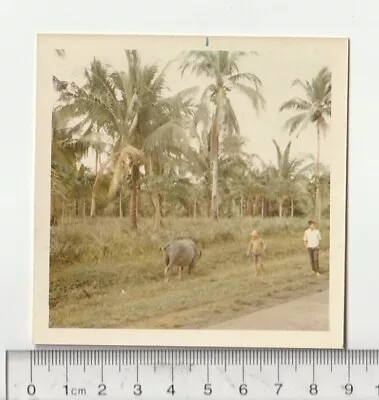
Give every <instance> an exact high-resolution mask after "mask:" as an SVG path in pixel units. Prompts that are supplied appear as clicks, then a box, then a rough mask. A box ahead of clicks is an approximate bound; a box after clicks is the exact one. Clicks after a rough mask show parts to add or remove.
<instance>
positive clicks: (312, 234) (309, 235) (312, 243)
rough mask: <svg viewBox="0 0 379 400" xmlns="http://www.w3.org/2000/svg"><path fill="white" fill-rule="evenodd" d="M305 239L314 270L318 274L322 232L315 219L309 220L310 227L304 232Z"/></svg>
mask: <svg viewBox="0 0 379 400" xmlns="http://www.w3.org/2000/svg"><path fill="white" fill-rule="evenodd" d="M303 241H304V245H305V248H306V249H307V250H308V254H309V260H310V262H311V266H312V270H313V272H315V273H316V275H320V268H319V263H318V254H319V244H320V241H321V233H320V231H319V230H318V229H316V223H315V222H314V221H309V222H308V229H307V230H306V231H305V232H304V237H303Z"/></svg>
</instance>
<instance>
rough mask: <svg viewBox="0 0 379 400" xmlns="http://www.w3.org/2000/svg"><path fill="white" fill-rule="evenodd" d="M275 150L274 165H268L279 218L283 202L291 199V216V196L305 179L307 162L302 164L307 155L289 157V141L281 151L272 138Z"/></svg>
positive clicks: (298, 189) (297, 190) (307, 168)
mask: <svg viewBox="0 0 379 400" xmlns="http://www.w3.org/2000/svg"><path fill="white" fill-rule="evenodd" d="M272 141H273V144H274V146H275V150H276V158H277V159H276V165H269V166H268V174H269V177H270V186H272V188H271V191H272V193H273V194H274V195H275V197H276V199H277V202H278V213H279V218H282V216H283V204H284V201H285V200H287V199H290V200H291V215H292V216H293V207H294V206H293V197H294V196H295V195H296V194H297V193H298V192H299V191H301V185H302V184H303V183H304V182H305V181H306V180H307V178H306V175H305V174H306V172H308V170H309V164H307V165H304V164H305V162H306V161H307V157H303V158H299V157H298V158H296V157H295V158H291V154H290V153H291V144H292V143H291V142H289V143H288V144H287V146H286V147H285V148H284V150H283V151H282V150H281V149H280V147H279V145H278V143H277V142H276V140H275V139H273V140H272Z"/></svg>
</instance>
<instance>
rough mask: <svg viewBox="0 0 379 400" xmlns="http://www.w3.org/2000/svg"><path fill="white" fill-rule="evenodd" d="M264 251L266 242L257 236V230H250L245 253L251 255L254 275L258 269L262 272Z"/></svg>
mask: <svg viewBox="0 0 379 400" xmlns="http://www.w3.org/2000/svg"><path fill="white" fill-rule="evenodd" d="M265 251H266V243H265V242H264V241H263V240H262V239H261V238H260V237H259V236H258V233H257V231H253V232H251V240H250V243H249V248H248V249H247V255H248V256H249V255H250V252H251V255H252V258H253V265H254V269H255V276H257V275H258V271H259V272H261V273H262V274H263V253H264V252H265Z"/></svg>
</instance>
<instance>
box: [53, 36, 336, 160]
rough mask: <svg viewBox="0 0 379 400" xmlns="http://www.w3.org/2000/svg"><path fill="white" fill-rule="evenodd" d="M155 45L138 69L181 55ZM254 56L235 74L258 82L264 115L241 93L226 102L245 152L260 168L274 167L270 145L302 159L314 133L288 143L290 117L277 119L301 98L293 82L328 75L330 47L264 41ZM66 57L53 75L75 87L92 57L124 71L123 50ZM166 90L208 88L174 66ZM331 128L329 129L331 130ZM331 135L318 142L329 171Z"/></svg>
mask: <svg viewBox="0 0 379 400" xmlns="http://www.w3.org/2000/svg"><path fill="white" fill-rule="evenodd" d="M161 44H162V41H161V42H159V45H154V42H153V41H150V45H149V46H147V47H146V46H145V47H143V48H139V49H138V50H140V54H141V59H142V63H144V64H145V63H146V64H151V63H156V64H158V66H159V67H163V66H164V65H165V64H166V63H167V61H169V60H172V59H174V58H176V57H177V56H178V55H179V53H180V52H181V51H182V50H186V49H178V48H177V47H175V48H171V47H170V46H162V45H161ZM243 50H252V51H255V52H257V53H258V54H257V55H253V56H248V57H246V58H242V59H241V62H240V64H239V65H240V72H251V73H254V74H255V75H257V76H258V77H259V78H260V80H261V81H262V94H263V96H264V98H265V100H266V109H265V111H261V112H260V113H259V115H257V114H256V112H255V111H254V109H253V108H252V105H251V103H250V101H249V100H248V99H247V98H246V97H245V96H244V95H243V94H240V93H236V92H234V93H231V94H230V100H231V102H232V104H233V106H234V110H235V113H236V115H237V118H238V121H239V125H240V129H241V135H242V136H244V137H245V138H246V139H247V143H246V146H245V150H246V151H247V152H249V153H257V154H258V155H260V157H261V158H262V159H263V160H264V161H265V162H269V161H272V162H275V161H276V150H275V147H274V144H273V142H272V140H273V139H275V140H276V141H277V142H278V144H279V146H280V147H281V148H282V149H283V148H284V147H285V146H286V145H287V143H288V142H289V141H290V140H291V141H292V148H291V154H292V156H301V155H306V154H309V153H313V154H315V151H316V130H315V127H314V126H312V125H309V126H308V127H307V128H306V129H305V130H303V131H302V132H301V134H300V136H299V137H298V138H296V134H293V135H292V136H291V137H290V136H289V134H288V131H285V130H284V128H283V125H284V123H285V121H286V119H287V118H289V117H291V116H293V115H294V113H293V112H291V111H287V112H283V113H279V111H278V110H279V107H280V105H281V104H282V103H283V102H284V101H286V100H288V99H290V98H292V97H296V96H302V92H301V89H300V88H296V87H292V82H293V80H294V79H296V78H299V79H301V80H311V79H312V78H313V77H314V76H315V75H316V74H317V72H318V71H319V70H320V69H321V68H322V67H324V66H328V67H329V68H330V69H331V71H332V75H333V45H332V43H330V42H328V41H327V40H313V41H307V40H296V39H294V40H292V41H288V40H287V41H285V42H281V41H280V40H277V41H274V42H270V43H269V45H268V43H267V42H265V41H264V40H260V41H259V42H257V45H256V46H255V48H254V49H243ZM65 51H66V55H65V57H64V58H63V59H62V58H58V57H56V62H54V68H53V70H54V75H56V76H57V77H58V78H59V79H61V80H68V81H75V82H76V83H78V84H81V83H83V82H84V80H83V71H84V68H85V67H86V66H88V65H89V63H90V62H91V60H92V59H93V58H94V57H96V58H97V59H99V60H100V61H102V62H104V63H107V64H110V65H111V66H112V67H113V68H115V69H125V68H126V66H127V62H126V57H125V53H124V48H123V47H118V46H109V47H108V48H104V47H103V46H102V47H101V48H100V49H99V50H96V46H92V47H84V46H71V47H70V46H69V47H68V48H65ZM166 82H167V86H168V87H169V88H170V91H171V94H175V93H176V92H178V91H180V90H182V89H185V88H188V87H191V86H200V90H201V88H204V87H205V86H206V85H207V84H209V83H210V80H209V79H208V78H204V77H198V76H196V75H192V74H190V73H188V74H186V75H184V77H182V76H181V73H180V72H179V70H178V64H175V63H174V64H173V65H172V66H171V67H170V68H169V69H168V70H167V73H166ZM331 128H332V127H331ZM331 135H333V130H332V129H329V130H328V131H327V133H326V135H325V137H324V138H323V139H322V142H321V162H323V163H324V164H326V165H330V161H331V159H332V157H333V147H332V146H331V145H330V143H331ZM85 164H87V165H88V166H90V167H93V166H94V157H93V155H90V156H89V157H88V159H87V160H86V161H85Z"/></svg>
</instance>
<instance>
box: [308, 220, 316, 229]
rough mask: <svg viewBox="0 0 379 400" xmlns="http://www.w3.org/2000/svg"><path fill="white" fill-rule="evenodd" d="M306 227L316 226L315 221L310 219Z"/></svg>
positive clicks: (313, 227) (312, 227)
mask: <svg viewBox="0 0 379 400" xmlns="http://www.w3.org/2000/svg"><path fill="white" fill-rule="evenodd" d="M308 227H309V228H310V229H311V230H313V229H315V228H316V222H315V221H312V220H310V221H308Z"/></svg>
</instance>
